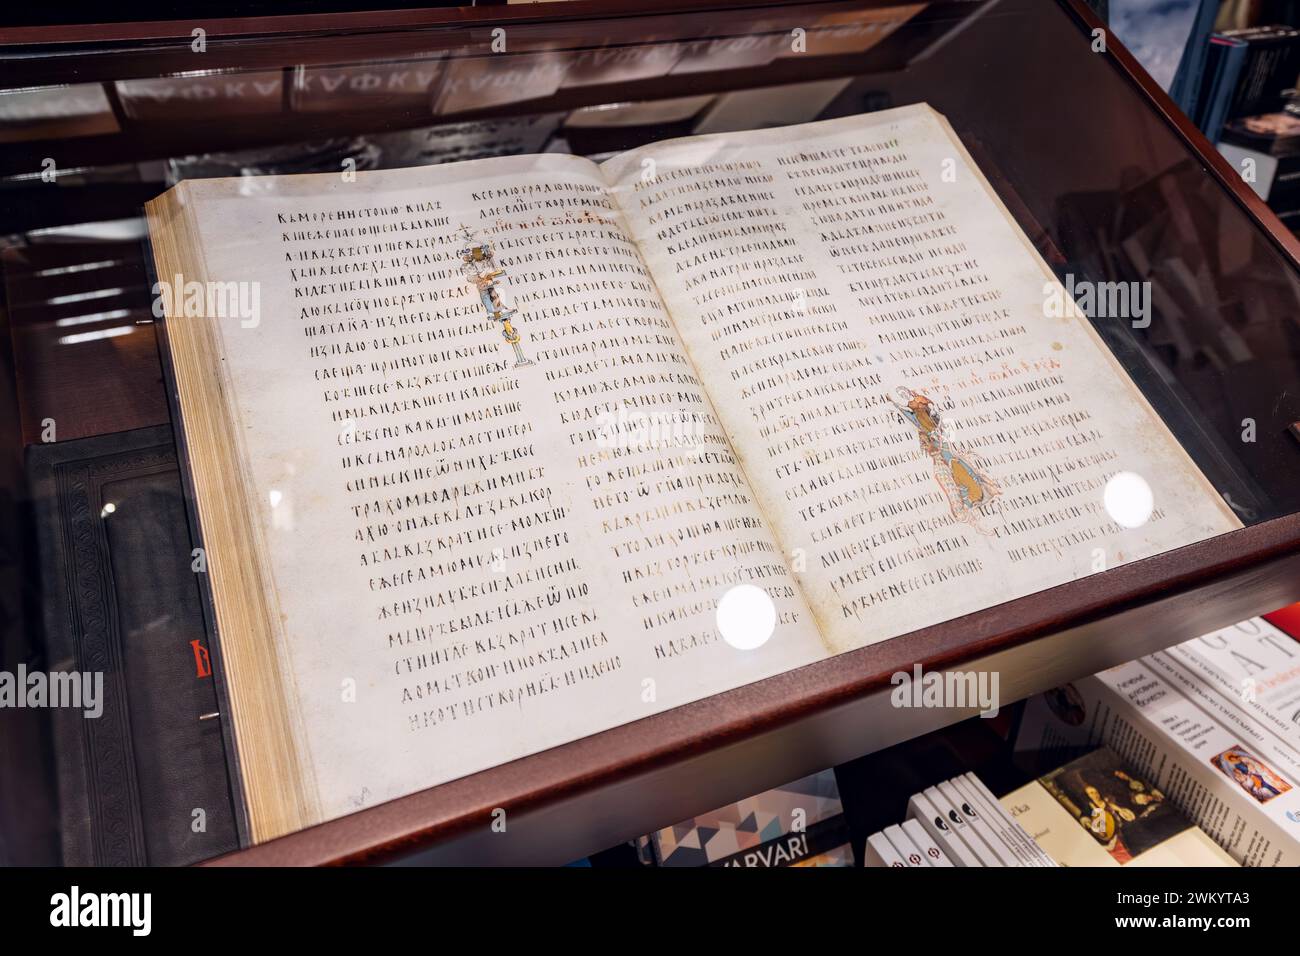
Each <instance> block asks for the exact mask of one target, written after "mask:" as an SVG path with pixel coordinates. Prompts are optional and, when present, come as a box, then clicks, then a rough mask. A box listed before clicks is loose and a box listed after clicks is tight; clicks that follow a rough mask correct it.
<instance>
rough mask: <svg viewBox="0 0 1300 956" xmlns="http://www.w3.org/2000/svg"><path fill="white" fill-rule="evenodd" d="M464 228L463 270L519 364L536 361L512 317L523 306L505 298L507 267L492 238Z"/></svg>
mask: <svg viewBox="0 0 1300 956" xmlns="http://www.w3.org/2000/svg"><path fill="white" fill-rule="evenodd" d="M460 232H461V239H463V240H464V242H465V245H464V246H463V247H462V248H461V250H460V260H461V263H462V264H461V267H460V271H461V273H462V274H463V275H464V276H465V278H466V279H468V280H469V281H470V282H472V283H473V284H474V288H476V289H478V294H479V298H480V299H482V300H483V308H484V310H485V311H486V312H487V314H488V318H489V319H491V320H492V321H493V322H500V323H501V335H502V337H504V338H505V340H506V341H507V342H509V343H510V345H511V346H512V347H513V348H514V350H515V368H519V367H521V366H524V365H532V364H533V363H532V361H531V360H530V359H527V358H525V357H524V350H523V349H522V348H521V347H520V345H519V331H518V329H516V328H515V327H514V325H513V324H512V323H511V321H510V320H511V319H512V318H514V316H515V315H516V313H517V312H518V311H519V310H518V309H513V308H510V307H509V306H507V305H506V304H505V301H504V300H503V299H502V298H501V290H500V288H499V283H498V280H500V279H501V278H502V277H503V276H504V275H505V274H506V270H505V269H503V268H501V267H500V266H498V265H497V261H496V250H495V249H494V248H493V245H492V240H491V239H484V240H483V241H482V242H475V241H474V235H473V233H472V232H470V229H469V227H468V226H461V227H460Z"/></svg>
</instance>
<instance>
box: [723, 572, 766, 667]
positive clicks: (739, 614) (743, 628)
mask: <svg viewBox="0 0 1300 956" xmlns="http://www.w3.org/2000/svg"><path fill="white" fill-rule="evenodd" d="M718 631H719V632H720V633H721V634H722V639H723V640H724V641H726V642H727V643H728V644H730V645H731V646H732V647H734V648H736V649H737V650H741V651H752V650H754V649H755V648H758V647H762V646H763V645H764V644H766V643H767V642H768V639H769V638H771V636H772V634H773V632H774V631H776V605H775V604H773V603H772V599H771V598H770V597H768V596H767V592H766V591H764V590H763V589H762V588H760V587H755V586H754V585H752V584H737V585H736V586H735V587H734V588H732V589H731V590H730V591H728V592H727V593H726V594H724V595H722V600H721V601H719V602H718Z"/></svg>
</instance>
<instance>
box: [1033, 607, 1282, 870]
mask: <svg viewBox="0 0 1300 956" xmlns="http://www.w3.org/2000/svg"><path fill="white" fill-rule="evenodd" d="M1098 744H1104V745H1105V746H1106V747H1109V748H1110V749H1111V750H1113V751H1114V752H1115V753H1117V754H1119V755H1120V757H1121V758H1122V759H1123V760H1124V762H1125V763H1126V764H1128V765H1130V766H1131V767H1132V768H1134V770H1135V771H1136V772H1137V773H1139V774H1141V775H1142V776H1143V777H1144V778H1145V779H1148V780H1150V781H1151V783H1152V784H1153V785H1154V786H1155V787H1156V788H1158V790H1159V791H1160V792H1161V793H1162V794H1163V795H1165V796H1167V798H1168V800H1169V802H1171V803H1172V804H1173V805H1175V806H1176V807H1178V808H1179V809H1180V810H1181V811H1182V812H1183V814H1185V815H1186V817H1187V818H1188V819H1189V820H1191V821H1192V822H1193V823H1195V824H1196V825H1197V826H1198V827H1200V828H1201V829H1202V830H1204V831H1205V833H1207V834H1208V835H1209V836H1210V837H1211V838H1213V839H1214V840H1215V842H1217V843H1218V844H1219V846H1221V847H1222V848H1223V849H1224V850H1225V851H1226V852H1227V853H1228V854H1229V855H1230V856H1231V857H1232V858H1233V859H1234V860H1236V861H1237V862H1239V863H1241V864H1242V865H1245V866H1296V865H1300V786H1297V781H1300V644H1297V642H1296V640H1295V639H1294V638H1292V637H1291V636H1290V635H1289V634H1287V633H1285V632H1283V631H1281V630H1279V629H1278V628H1276V627H1274V626H1273V625H1271V624H1269V623H1268V622H1267V621H1265V620H1264V619H1262V618H1255V619H1252V620H1249V621H1245V622H1243V623H1241V624H1237V625H1234V626H1232V627H1229V628H1225V629H1223V630H1220V631H1215V632H1213V633H1211V634H1206V635H1204V636H1203V637H1198V638H1196V639H1194V640H1191V641H1187V642H1186V643H1183V644H1180V645H1177V646H1175V647H1171V648H1169V649H1168V650H1165V651H1160V652H1159V653H1156V654H1151V655H1148V656H1146V657H1142V658H1139V659H1138V660H1135V661H1131V662H1129V663H1127V664H1122V665H1120V666H1119V667H1113V668H1110V669H1109V670H1105V671H1102V672H1100V673H1098V674H1095V675H1093V676H1092V677H1088V678H1085V679H1084V680H1080V681H1076V682H1074V683H1072V684H1068V685H1066V686H1064V687H1060V688H1057V689H1056V690H1054V691H1052V692H1050V693H1048V694H1045V695H1041V696H1040V697H1037V698H1035V699H1033V700H1031V701H1030V703H1029V704H1028V706H1027V707H1026V709H1025V714H1024V718H1023V721H1022V724H1021V728H1020V731H1019V734H1018V735H1017V739H1016V749H1017V751H1018V752H1019V753H1020V754H1021V755H1022V756H1024V757H1027V756H1028V755H1030V754H1039V755H1041V754H1044V753H1046V754H1062V753H1066V752H1069V750H1070V749H1071V748H1076V747H1080V746H1095V745H1098Z"/></svg>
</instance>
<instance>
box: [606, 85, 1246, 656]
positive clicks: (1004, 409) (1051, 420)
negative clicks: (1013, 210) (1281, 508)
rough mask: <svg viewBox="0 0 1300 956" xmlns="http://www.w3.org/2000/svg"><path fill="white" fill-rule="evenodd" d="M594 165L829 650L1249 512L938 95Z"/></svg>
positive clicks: (1185, 537)
mask: <svg viewBox="0 0 1300 956" xmlns="http://www.w3.org/2000/svg"><path fill="white" fill-rule="evenodd" d="M602 172H603V173H604V174H605V176H606V179H607V180H608V181H609V182H610V183H611V186H612V188H613V190H614V193H613V194H614V195H615V197H616V198H617V200H618V203H619V205H620V206H621V208H622V210H623V212H624V215H625V216H626V218H627V222H628V228H629V230H630V231H631V233H632V234H633V236H634V237H635V239H636V241H637V243H638V244H639V245H640V247H641V250H642V253H643V255H644V256H645V259H646V262H647V263H648V264H649V265H650V269H651V272H652V274H653V275H654V276H655V280H656V282H657V283H658V286H659V289H660V292H661V294H662V295H663V297H664V300H665V301H666V302H667V303H668V307H669V310H670V312H671V313H672V315H673V318H674V320H675V322H676V324H677V327H678V331H679V332H680V333H681V335H682V338H683V340H684V341H685V342H686V345H687V348H688V350H689V352H690V354H691V358H692V360H693V361H694V363H695V366H696V367H697V368H698V369H699V371H700V377H701V378H702V379H703V381H704V382H705V383H706V384H707V386H708V388H709V390H710V393H711V395H712V397H713V401H714V403H715V405H716V407H717V408H718V409H719V412H720V415H721V417H722V420H723V424H724V425H725V426H726V429H727V432H728V434H729V435H730V437H731V439H732V443H733V445H734V447H735V448H736V449H737V452H738V453H739V455H740V457H741V459H742V463H743V465H744V467H745V470H746V472H747V474H748V477H749V480H750V482H751V484H752V485H753V487H754V488H755V491H756V493H757V495H758V497H759V500H760V502H761V504H762V506H763V510H764V511H765V513H766V514H767V516H768V518H769V520H770V521H771V522H772V524H773V526H774V527H775V529H776V532H777V537H778V538H779V540H780V542H781V545H782V547H783V548H784V549H785V551H786V552H787V553H788V554H791V555H794V556H796V557H795V563H794V564H793V568H794V571H795V573H796V577H797V578H798V579H799V581H800V583H801V584H802V586H803V588H804V592H805V596H806V597H807V599H808V602H809V605H810V606H811V607H812V609H813V612H814V613H815V614H816V615H817V618H818V621H819V623H820V625H821V628H822V632H823V637H824V638H825V639H826V641H827V643H828V645H829V646H830V647H831V648H832V649H834V650H845V649H848V648H851V647H857V646H860V645H864V644H870V643H873V642H876V641H880V640H884V639H886V638H890V637H894V636H896V635H899V634H902V633H905V632H908V631H912V630H916V629H918V628H921V627H925V626H927V625H931V624H935V623H938V622H941V621H946V620H949V619H951V618H954V617H956V616H958V615H961V614H965V613H968V612H971V611H975V610H978V609H981V608H986V607H989V606H991V605H995V604H999V603H1001V602H1004V601H1008V600H1011V599H1013V598H1017V597H1020V596H1023V595H1025V594H1029V593H1032V592H1035V591H1039V590H1042V589H1045V588H1049V587H1052V586H1054V585H1057V584H1061V583H1064V582H1066V581H1070V580H1072V579H1074V578H1077V577H1080V576H1082V575H1086V574H1089V573H1092V572H1095V571H1099V570H1103V569H1105V568H1108V567H1114V566H1116V565H1119V564H1122V563H1124V562H1127V561H1131V560H1133V559H1136V558H1142V557H1146V556H1148V555H1152V554H1155V553H1158V552H1161V551H1164V550H1167V549H1170V548H1175V547H1178V546H1180V545H1184V544H1188V543H1190V542H1193V541H1197V540H1200V539H1202V538H1206V537H1208V536H1211V535H1215V534H1219V533H1221V532H1224V531H1228V530H1231V529H1233V528H1236V527H1239V526H1240V522H1239V521H1238V520H1237V518H1236V517H1235V516H1234V515H1233V514H1232V512H1231V511H1230V510H1229V509H1228V508H1227V507H1226V506H1225V505H1224V504H1223V502H1222V501H1221V499H1220V498H1219V496H1218V495H1217V494H1216V493H1215V492H1214V490H1213V489H1212V488H1211V486H1210V485H1209V484H1208V483H1207V482H1206V481H1205V479H1204V477H1203V476H1202V475H1201V474H1200V472H1199V471H1198V470H1197V469H1196V467H1195V466H1194V465H1193V463H1192V462H1191V460H1190V459H1189V458H1188V457H1187V455H1186V453H1185V452H1184V451H1183V450H1182V449H1181V447H1180V446H1179V445H1178V443H1177V442H1176V440H1175V439H1174V438H1173V437H1172V436H1171V435H1170V433H1169V431H1168V429H1166V428H1165V426H1164V425H1163V423H1162V422H1161V421H1160V420H1159V418H1158V417H1157V416H1156V415H1155V413H1154V412H1153V411H1152V410H1151V408H1150V406H1149V405H1148V404H1147V403H1146V401H1145V400H1144V399H1143V397H1142V396H1141V394H1140V393H1139V392H1138V391H1137V389H1136V388H1135V387H1134V386H1133V384H1132V383H1131V381H1130V380H1129V379H1128V377H1127V375H1126V374H1125V373H1124V371H1123V370H1122V369H1121V368H1120V366H1119V365H1118V363H1117V362H1116V361H1115V359H1114V358H1113V356H1112V355H1111V354H1110V352H1109V351H1108V350H1107V349H1106V348H1105V346H1104V345H1103V344H1102V342H1101V341H1100V339H1099V338H1098V336H1097V334H1096V332H1095V330H1094V329H1093V328H1092V327H1091V326H1090V325H1089V322H1088V320H1087V318H1086V317H1084V316H1083V315H1082V314H1079V313H1078V312H1077V311H1072V304H1073V303H1072V301H1064V300H1063V297H1064V299H1066V300H1068V296H1066V294H1065V289H1064V287H1063V286H1062V285H1061V284H1060V283H1059V282H1058V281H1057V280H1056V278H1055V277H1054V276H1053V275H1052V273H1051V272H1050V270H1049V269H1048V268H1047V266H1046V264H1045V263H1044V262H1043V261H1042V259H1041V258H1040V257H1039V256H1038V254H1037V252H1036V251H1035V250H1034V249H1033V247H1032V246H1031V245H1030V244H1029V242H1028V240H1027V239H1026V238H1025V236H1024V234H1023V232H1022V231H1021V230H1020V229H1019V227H1018V226H1017V225H1016V224H1015V223H1014V221H1013V220H1012V219H1011V217H1010V216H1009V214H1008V213H1007V212H1006V210H1005V208H1004V207H1003V206H1002V204H1001V203H1000V201H999V200H998V199H997V197H996V196H995V195H994V193H993V192H992V190H991V188H990V187H989V186H988V184H987V182H986V181H985V180H984V178H983V176H982V175H981V173H980V171H979V169H978V168H977V167H976V166H975V164H974V162H973V161H972V160H971V158H970V157H969V155H968V154H967V153H966V151H965V150H964V149H963V148H962V147H961V144H960V142H958V141H957V139H956V137H955V136H954V135H953V134H952V133H951V130H950V129H949V127H948V125H947V123H946V121H944V120H943V118H942V117H941V116H939V115H938V114H937V113H935V112H934V111H933V110H932V109H930V108H929V107H928V106H925V105H917V106H909V107H903V108H900V109H894V110H888V111H884V112H880V113H874V114H867V115H863V116H854V117H847V118H844V119H837V120H829V121H823V122H818V123H810V124H806V125H802V126H797V127H790V128H782V129H770V130H761V131H755V132H748V133H736V134H726V135H717V136H703V137H694V138H689V139H683V140H674V141H671V142H667V143H662V144H657V145H654V146H649V147H644V148H642V149H638V150H635V151H632V152H630V153H626V154H623V155H622V156H618V157H615V158H614V159H611V160H609V161H608V162H606V163H605V164H603V166H602ZM1113 321H1128V319H1127V318H1116V319H1114V320H1113Z"/></svg>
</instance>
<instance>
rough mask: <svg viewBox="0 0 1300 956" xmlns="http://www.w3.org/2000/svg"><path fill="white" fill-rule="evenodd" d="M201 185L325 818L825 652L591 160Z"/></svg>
mask: <svg viewBox="0 0 1300 956" xmlns="http://www.w3.org/2000/svg"><path fill="white" fill-rule="evenodd" d="M184 188H185V190H186V192H185V193H184V194H183V195H184V198H185V202H186V203H187V204H188V208H189V212H190V214H191V215H192V219H193V221H195V222H196V223H197V224H198V229H199V232H200V235H201V244H202V249H203V256H204V260H205V265H204V268H205V273H206V276H207V277H208V279H209V280H211V281H226V280H238V281H242V282H251V283H254V284H255V287H256V289H257V290H258V292H257V295H258V301H259V305H260V308H259V310H258V312H259V316H258V318H257V320H256V321H255V322H250V321H239V320H236V319H228V320H217V325H218V331H219V342H220V346H219V347H220V351H221V353H222V362H223V366H224V374H225V387H226V389H227V393H228V394H227V396H226V401H227V402H228V404H229V409H228V413H229V415H230V416H231V417H232V418H233V419H234V421H235V424H236V428H237V431H238V434H239V441H240V444H241V446H242V447H241V449H240V457H241V458H242V465H243V468H244V470H245V477H244V483H245V484H246V486H247V492H248V498H249V500H250V502H251V507H252V508H253V510H254V511H255V515H254V518H255V522H256V525H257V527H258V528H259V529H260V531H261V533H262V536H263V539H264V541H265V550H266V552H267V556H268V562H267V563H268V565H269V567H270V568H271V574H272V577H273V582H272V586H273V587H274V591H275V603H276V604H278V608H279V612H280V615H281V618H282V621H283V635H282V637H281V638H280V639H281V640H282V641H283V642H284V645H285V646H284V652H285V654H284V657H285V660H286V664H285V667H286V669H287V670H288V672H289V673H288V679H289V680H290V681H291V683H292V684H293V686H294V688H295V689H294V690H293V691H292V693H293V695H294V697H295V705H296V706H295V710H296V712H297V713H298V715H299V717H300V723H301V729H300V731H299V733H300V736H301V738H302V742H301V747H302V749H303V750H304V751H305V754H306V758H307V759H306V761H305V762H306V763H307V764H309V765H310V767H311V768H312V769H311V771H310V776H311V777H313V780H312V781H309V783H314V785H315V787H316V790H317V798H318V803H319V806H320V808H321V814H322V816H323V817H324V818H329V817H333V816H337V815H339V814H342V813H345V812H348V811H351V810H355V809H358V808H360V807H363V806H367V805H370V804H373V803H376V802H380V801H383V800H386V799H390V798H393V797H396V796H399V795H402V794H405V793H409V792H412V791H414V790H418V789H422V788H425V787H429V786H433V785H435V784H438V783H441V782H444V781H447V780H450V779H453V778H456V777H460V776H463V775H465V774H469V773H472V772H474V771H478V770H481V769H484V768H487V767H491V766H495V765H497V764H500V763H503V762H505V761H508V760H511V759H514V758H517V757H520V756H523V755H525V754H528V753H532V752H535V751H538V750H542V749H545V748H548V747H552V746H555V745H557V744H560V743H563V742H565V741H569V740H573V739H575V738H577V737H580V736H583V735H586V734H590V733H593V732H595V731H599V730H602V729H605V728H608V727H611V726H614V725H616V724H619V723H622V722H626V721H629V720H634V719H637V718H640V717H643V716H646V715H649V714H652V713H655V712H657V711H661V710H664V709H666V708H669V707H672V706H675V705H678V704H682V703H685V702H687V701H690V700H694V699H697V698H700V697H703V696H706V695H709V694H712V693H716V692H718V691H721V690H724V689H727V688H730V687H734V686H737V685H740V684H743V683H747V682H750V681H753V680H757V679H759V678H762V677H766V676H769V675H772V674H775V673H779V672H781V671H785V670H788V669H790V668H793V667H797V666H799V665H801V664H804V663H807V662H809V661H811V660H815V659H818V658H821V657H823V656H824V655H825V649H824V646H823V644H822V643H821V640H820V637H819V635H818V632H817V629H816V626H815V624H814V622H813V620H812V617H811V615H810V613H809V611H808V609H807V607H806V606H805V604H804V603H803V601H802V598H801V596H800V595H799V593H798V589H797V586H796V585H795V584H794V582H793V580H792V578H791V577H790V575H789V573H788V572H787V570H786V566H785V561H784V560H783V557H782V555H781V554H780V552H779V550H778V549H777V546H776V542H775V539H774V537H773V536H772V534H771V533H770V531H769V529H768V527H767V526H766V523H765V521H764V519H763V516H762V514H761V513H760V511H759V509H758V507H757V505H756V503H755V501H754V499H753V496H752V494H751V491H750V488H749V485H748V483H747V482H746V480H745V478H744V475H743V473H742V471H741V469H740V468H739V466H738V463H737V462H736V460H735V458H734V456H733V454H732V452H731V450H730V447H729V444H728V442H727V439H726V437H725V435H724V432H723V430H722V427H721V425H720V423H719V422H718V420H717V418H716V416H715V414H714V412H713V409H712V406H711V404H710V402H709V400H708V398H707V396H706V394H705V392H704V389H703V388H702V387H701V384H700V382H699V380H698V379H697V377H696V374H695V371H694V369H693V367H692V366H691V364H690V362H689V360H688V359H687V357H686V355H685V352H684V350H683V348H682V345H681V343H680V341H679V339H678V338H677V335H676V333H675V331H674V328H673V325H672V323H671V321H670V320H669V317H668V314H667V312H666V310H665V308H664V305H663V303H662V301H661V300H660V298H659V296H658V293H657V291H656V289H655V286H654V284H653V282H652V281H651V280H650V278H649V276H648V274H647V272H646V270H645V267H644V263H643V262H642V260H641V258H640V255H639V252H638V250H637V248H636V247H635V245H634V244H633V243H632V242H631V241H629V239H628V238H627V236H626V235H624V233H623V231H622V229H621V227H620V226H619V223H618V216H617V213H616V210H615V209H614V208H613V206H612V204H611V203H610V201H609V199H608V197H607V195H606V190H605V186H604V184H603V182H602V180H601V178H600V176H599V173H598V171H597V167H595V166H594V165H593V164H591V163H589V162H587V161H586V160H580V159H575V158H572V157H564V156H533V157H514V158H506V159H489V160H480V161H475V162H467V163H459V164H455V165H453V166H440V167H436V168H432V167H429V168H414V169H403V170H395V171H385V172H369V173H361V174H359V175H357V176H356V177H355V180H354V181H348V179H347V177H345V176H338V175H310V176H291V177H269V178H258V179H249V180H200V181H190V182H188V183H187V184H186V185H185V187H184ZM489 243H490V246H491V248H490V249H489V247H488V245H485V244H489ZM169 321H170V320H169ZM182 321H183V320H182ZM195 477H196V481H199V482H202V481H204V480H205V478H204V476H202V475H197V476H195ZM738 585H753V586H756V587H758V588H760V589H762V590H763V591H765V592H766V593H767V594H768V595H769V596H770V597H771V599H772V602H773V605H774V608H775V617H776V623H775V633H774V635H773V636H772V637H771V639H770V640H768V641H767V642H766V643H764V644H763V645H762V646H759V647H756V648H754V649H750V650H742V649H737V648H736V647H734V646H732V645H731V644H729V643H727V642H726V641H724V640H723V638H722V636H721V635H720V633H719V629H718V626H717V622H716V614H717V606H718V603H719V600H720V599H721V598H722V596H723V595H724V594H726V593H728V592H729V591H730V590H731V589H732V588H733V587H735V586H738ZM220 586H221V581H220V580H216V579H214V581H213V587H214V588H220ZM218 623H220V622H218ZM239 679H240V675H239V674H233V675H231V680H232V681H233V682H237V681H238V680H239ZM236 719H237V721H238V715H236ZM236 730H237V733H240V734H247V733H250V732H255V731H253V730H250V729H249V728H247V727H245V726H240V725H238V723H237V726H236ZM263 783H264V784H265V782H263ZM254 785H257V782H256V781H255V782H254ZM270 785H274V783H273V782H272V783H271V784H270Z"/></svg>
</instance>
